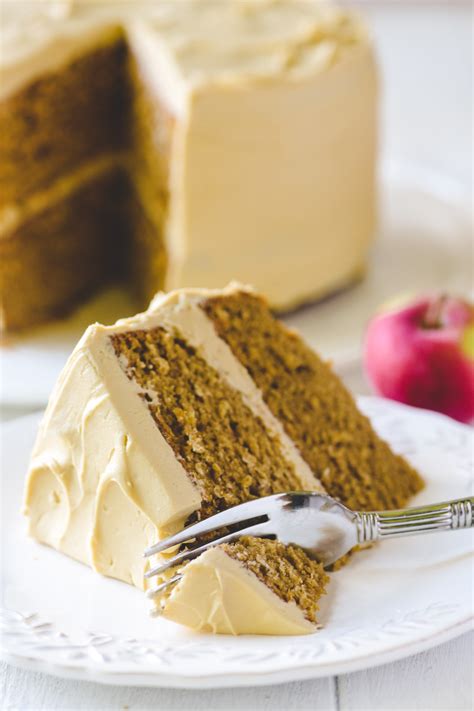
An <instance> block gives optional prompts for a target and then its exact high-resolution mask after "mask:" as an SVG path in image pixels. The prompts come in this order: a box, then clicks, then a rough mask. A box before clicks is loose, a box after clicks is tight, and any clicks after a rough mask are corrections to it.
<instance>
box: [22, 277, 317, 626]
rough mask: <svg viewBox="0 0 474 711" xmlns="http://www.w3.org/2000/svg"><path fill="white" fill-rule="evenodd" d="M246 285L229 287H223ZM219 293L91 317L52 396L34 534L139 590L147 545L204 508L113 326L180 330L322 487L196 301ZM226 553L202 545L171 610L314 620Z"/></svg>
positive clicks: (33, 510) (32, 474)
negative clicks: (100, 320)
mask: <svg viewBox="0 0 474 711" xmlns="http://www.w3.org/2000/svg"><path fill="white" fill-rule="evenodd" d="M242 288H244V287H241V286H239V285H230V286H229V287H228V288H227V289H226V290H224V291H220V292H218V293H219V294H222V293H231V292H232V291H233V290H235V289H242ZM215 293H216V292H213V291H208V290H197V289H196V290H180V291H177V292H174V293H171V294H163V295H159V296H158V297H157V298H155V300H154V301H153V302H152V304H151V306H150V309H149V310H148V311H146V312H144V313H142V314H138V315H137V316H134V317H132V318H128V319H122V320H120V321H118V322H117V323H116V324H115V325H114V326H108V327H107V326H102V325H99V324H94V325H93V326H90V327H89V328H88V329H87V331H86V332H85V334H84V336H83V338H82V339H81V341H80V342H79V344H78V345H77V347H76V349H75V350H74V352H73V354H72V355H71V357H70V359H69V361H68V363H67V365H66V367H65V369H64V371H63V373H62V374H61V376H60V378H59V381H58V383H57V385H56V387H55V389H54V391H53V393H52V395H51V398H50V401H49V404H48V408H47V410H46V413H45V416H44V418H43V421H42V423H41V427H40V430H39V433H38V437H37V441H36V444H35V447H34V450H33V453H32V458H31V463H30V469H29V474H28V479H27V485H26V492H25V513H26V515H27V516H28V519H29V532H30V534H31V535H32V536H33V537H35V538H37V539H38V540H39V541H41V542H43V543H46V544H48V545H50V546H52V547H54V548H57V549H58V550H60V551H62V552H64V553H66V554H68V555H70V556H72V557H73V558H76V559H77V560H80V561H82V562H83V563H86V564H88V565H90V566H92V567H93V568H94V569H95V570H97V571H98V572H100V573H102V574H104V575H108V576H112V577H115V578H118V579H120V580H124V581H126V582H129V583H132V584H134V585H136V586H137V587H141V588H143V587H144V578H143V575H144V572H145V570H146V569H147V567H148V563H147V562H145V559H144V558H143V551H144V549H145V548H146V547H147V546H148V545H151V543H152V542H155V541H156V540H157V539H159V538H161V537H163V536H164V535H167V534H169V533H171V532H174V531H175V530H178V529H180V528H182V527H183V525H184V523H185V521H186V520H187V518H188V517H189V515H190V514H191V513H192V512H193V511H196V510H197V509H199V507H200V502H201V497H200V493H199V490H198V488H197V487H196V486H195V485H194V484H193V483H192V481H191V479H190V478H189V477H188V475H187V473H186V472H185V470H184V469H183V467H182V465H181V464H180V463H179V461H178V460H177V459H176V457H175V454H174V452H173V450H172V449H171V447H170V446H169V445H168V443H167V442H166V441H165V439H164V438H163V436H162V435H161V433H160V431H159V429H158V428H157V427H156V424H155V422H154V421H153V419H152V417H151V415H150V412H149V410H148V408H147V407H146V405H145V404H144V402H143V400H142V399H141V398H140V397H138V396H137V388H136V386H135V385H134V384H133V383H132V382H131V381H130V380H129V379H128V378H127V376H126V375H125V373H124V372H123V370H122V368H121V366H120V363H119V360H118V358H117V357H116V355H115V352H114V351H113V348H112V346H111V345H110V341H109V336H110V335H111V334H112V333H119V332H125V331H128V330H131V329H151V328H153V327H155V326H157V325H163V326H165V327H168V328H171V327H176V328H178V329H179V330H180V331H181V333H182V334H183V336H184V337H185V338H186V340H188V342H190V343H191V344H192V345H194V346H195V347H197V348H199V349H200V352H201V354H202V355H203V356H204V357H205V358H206V360H207V361H208V362H209V363H210V364H211V365H212V366H213V367H214V368H216V369H217V370H218V372H219V373H220V375H221V377H223V378H225V379H226V380H227V382H228V383H229V384H230V385H231V386H232V387H233V388H235V389H237V390H238V391H239V392H240V393H241V394H242V397H243V399H244V401H245V403H246V404H247V405H248V407H250V408H251V410H252V411H253V412H254V413H255V415H256V416H259V417H260V418H261V419H262V420H263V422H264V424H265V426H266V427H267V429H268V430H269V432H271V434H272V435H274V436H276V437H277V438H278V440H279V441H280V443H281V448H282V452H283V454H284V456H285V457H286V459H287V461H289V462H291V463H292V464H293V465H294V467H295V470H296V472H297V474H298V475H299V477H300V479H301V483H302V488H309V489H315V490H322V487H321V485H320V484H319V482H318V481H317V480H316V478H315V477H314V475H313V474H312V472H311V471H310V470H309V468H308V466H307V464H306V463H305V462H304V460H303V459H302V458H301V456H300V454H299V452H298V450H297V448H296V446H295V445H294V444H293V443H292V442H291V441H290V440H289V438H288V437H287V436H286V435H285V433H284V432H283V429H282V427H281V424H280V423H278V422H277V421H276V420H275V418H274V416H273V415H272V414H271V413H270V411H269V410H268V408H267V406H266V405H265V403H264V402H263V399H262V397H261V394H260V392H259V391H258V389H257V388H256V386H255V384H254V383H253V381H252V380H251V378H250V377H249V375H248V374H247V371H246V370H245V369H244V368H243V367H242V366H241V364H240V363H239V362H238V361H237V359H236V358H235V356H234V355H233V354H232V352H231V350H230V349H229V347H228V346H227V344H225V343H224V341H222V340H221V339H220V338H219V337H218V336H217V333H216V331H215V329H214V326H213V324H212V322H211V321H210V320H209V319H208V317H207V316H206V315H205V313H204V311H203V310H202V309H201V308H200V306H199V302H200V301H201V300H202V299H203V298H206V297H208V296H212V295H214V294H215ZM216 556H217V557H216ZM222 556H223V557H222ZM222 556H221V555H220V554H219V555H218V554H215V555H214V554H213V555H209V554H206V557H205V558H204V557H203V563H202V565H201V563H199V564H196V565H195V564H193V565H189V566H187V567H186V569H185V570H186V574H185V576H184V578H183V581H182V583H180V585H179V586H178V587H177V588H176V591H173V593H172V595H171V596H170V597H169V598H168V599H167V601H165V604H164V611H163V614H164V615H165V616H167V617H169V618H170V619H174V620H176V621H181V622H182V623H183V624H189V620H195V617H196V615H198V616H199V622H193V624H192V625H191V626H194V627H199V628H206V629H207V628H211V627H212V628H213V629H215V630H216V631H222V632H226V631H233V632H235V633H237V632H243V631H245V630H246V629H248V626H249V625H254V627H255V620H256V619H257V618H258V620H259V621H258V624H257V627H258V630H260V629H261V630H262V632H264V631H265V630H266V631H267V632H268V633H269V632H270V631H271V630H272V629H273V630H274V632H273V633H284V632H282V631H281V630H285V629H286V630H287V632H286V633H287V634H290V633H296V632H297V631H302V630H303V629H305V630H306V631H309V629H310V628H311V629H314V626H313V625H310V623H308V622H307V621H306V620H304V618H302V614H301V612H300V611H299V610H297V609H296V607H295V606H294V605H284V604H283V603H282V601H281V600H279V599H278V598H277V597H276V596H275V595H274V594H273V593H271V592H270V591H269V590H268V589H267V588H266V587H265V586H264V585H263V584H262V583H261V582H259V581H258V580H257V579H255V580H253V578H254V576H252V575H251V574H250V573H249V572H248V571H247V570H246V569H245V568H244V567H243V566H241V565H240V564H239V563H237V562H236V561H232V560H231V559H229V557H228V556H226V555H224V554H222ZM196 563H197V562H196ZM203 566H204V567H203ZM210 568H212V569H213V573H212V576H211V577H210V579H209V581H208V583H206V585H208V586H211V588H212V591H213V592H212V600H213V601H214V602H213V603H212V605H211V606H209V604H208V602H205V601H202V600H200V599H199V598H200V595H201V593H200V592H199V591H200V589H201V588H200V586H201V585H202V584H203V583H202V578H203V572H202V571H203V570H209V569H210ZM188 570H189V573H188ZM193 581H196V582H195V583H194V582H193ZM200 581H201V582H200ZM194 585H196V586H197V587H196V588H195V593H194V594H192V591H193V589H194ZM211 588H209V589H211ZM207 589H208V588H206V590H207ZM219 590H220V591H221V592H220V593H219V594H218V591H219ZM232 590H241V591H242V595H243V596H244V597H243V600H244V602H245V605H247V607H245V605H244V607H243V608H242V609H241V610H240V611H239V610H237V609H235V605H237V602H238V596H236V595H235V594H234V593H232ZM206 594H207V593H206ZM219 595H220V597H219ZM190 596H191V597H190ZM273 598H275V599H273ZM250 605H251V606H252V607H249V606H250ZM252 610H255V614H253V612H252ZM285 610H286V612H285ZM263 613H265V614H263ZM206 615H207V617H206ZM246 618H247V619H246ZM225 620H227V622H226V621H225ZM272 625H273V627H272ZM308 625H309V627H308ZM291 630H293V632H291ZM254 631H257V630H255V629H254Z"/></svg>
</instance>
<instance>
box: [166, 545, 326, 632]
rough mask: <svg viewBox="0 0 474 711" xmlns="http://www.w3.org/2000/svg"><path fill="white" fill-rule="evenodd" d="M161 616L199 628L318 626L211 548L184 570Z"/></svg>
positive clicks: (258, 629) (253, 629)
mask: <svg viewBox="0 0 474 711" xmlns="http://www.w3.org/2000/svg"><path fill="white" fill-rule="evenodd" d="M163 614H164V615H165V616H166V618H167V619H170V620H174V621H175V622H179V623H180V624H185V625H186V626H187V627H191V628H192V629H195V630H199V631H201V632H217V633H220V634H285V635H290V634H308V633H310V632H314V631H315V630H316V625H314V624H312V623H311V622H309V621H308V620H307V619H306V618H305V616H304V614H303V612H302V611H301V610H300V608H299V607H297V605H296V604H295V603H294V602H291V603H286V602H284V601H283V600H281V599H280V598H279V597H278V596H277V595H275V594H274V593H273V592H272V591H271V590H269V589H268V588H267V587H266V585H264V584H263V583H262V582H260V580H259V579H258V578H257V577H256V576H255V575H253V574H252V573H250V572H249V571H248V570H246V569H245V568H244V566H243V565H242V564H241V563H239V562H238V561H236V560H234V559H233V558H230V557H229V556H228V555H227V554H226V553H225V552H224V551H223V550H222V549H220V548H212V549H210V550H208V551H206V553H204V554H203V555H201V556H199V558H196V559H195V560H193V561H192V562H191V563H189V564H188V565H187V566H186V568H184V574H183V578H182V579H181V580H180V581H179V583H178V584H177V585H176V586H175V588H174V589H173V591H172V592H171V595H170V597H169V598H168V599H167V600H166V603H165V608H164V612H163Z"/></svg>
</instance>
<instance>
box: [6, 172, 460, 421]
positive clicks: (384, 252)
mask: <svg viewBox="0 0 474 711" xmlns="http://www.w3.org/2000/svg"><path fill="white" fill-rule="evenodd" d="M380 197H381V206H380V229H379V236H378V240H377V242H376V245H375V247H374V251H373V254H372V259H371V264H370V265H369V269H368V273H367V277H366V279H365V280H364V281H363V282H361V283H360V284H359V285H357V286H355V287H354V288H352V289H349V290H347V291H345V292H342V293H340V294H339V295H337V296H334V297H332V298H330V299H327V300H325V301H324V302H322V303H320V304H317V305H315V306H313V307H310V308H306V309H303V310H301V311H300V312H298V313H296V314H294V315H293V316H291V317H290V318H289V319H287V320H288V323H289V324H290V325H292V326H294V327H296V328H299V329H300V330H301V331H302V333H303V335H304V336H305V337H306V338H307V339H308V340H309V342H310V343H311V345H313V346H314V347H315V348H316V349H317V350H318V351H319V352H320V353H321V354H322V355H324V356H325V357H328V358H331V359H332V360H333V361H334V362H335V363H336V365H337V366H338V367H339V369H340V370H341V369H342V368H343V366H344V365H345V364H347V363H350V362H351V361H353V360H354V359H356V358H357V357H358V355H359V350H360V341H361V337H362V333H363V329H364V325H365V323H366V322H367V319H368V318H369V317H370V315H371V314H372V313H373V312H374V310H375V309H376V308H377V307H378V306H379V305H380V304H381V303H382V302H383V301H385V300H386V299H388V298H391V297H393V296H394V295H396V294H399V293H400V292H404V291H414V292H416V291H420V290H423V289H433V288H435V289H444V290H446V291H455V292H460V293H466V292H467V291H469V289H470V288H471V270H470V256H471V248H472V245H471V241H470V240H471V230H472V225H471V219H470V204H471V200H470V195H469V192H468V191H467V190H466V189H465V188H464V187H463V186H462V185H458V184H456V183H454V182H452V181H451V180H449V178H447V177H445V176H436V175H433V174H432V173H425V172H423V171H420V170H419V169H413V168H412V167H409V166H408V167H407V166H403V165H402V166H400V165H399V164H396V163H387V164H385V166H384V169H383V175H382V180H381V195H380ZM197 286H200V285H199V284H198V285H197ZM131 312H133V306H132V305H131V303H130V301H129V300H128V299H127V296H126V294H125V293H124V292H123V291H119V290H117V289H116V290H113V291H109V292H107V293H105V294H103V295H101V296H100V297H99V298H97V299H95V300H93V301H92V302H90V303H89V304H86V305H85V306H84V307H82V308H81V309H79V310H78V311H77V312H76V313H75V314H74V315H73V316H72V317H71V318H69V319H66V320H64V321H61V322H58V323H55V324H53V325H50V326H47V327H42V328H38V329H35V330H34V331H33V332H30V333H29V334H27V335H26V336H23V337H21V338H18V337H17V338H12V339H10V343H9V346H8V347H5V348H3V349H2V351H1V353H0V356H1V365H2V374H1V377H0V403H4V404H6V405H10V406H16V407H21V406H25V405H26V406H29V407H32V408H33V407H35V406H36V407H43V406H44V405H45V404H46V402H47V399H48V397H49V393H50V392H51V389H52V387H53V385H54V383H55V381H56V378H57V376H58V374H59V372H60V370H61V368H62V366H63V365H64V362H65V361H66V358H67V357H68V355H69V353H70V352H71V350H72V348H73V347H74V345H75V343H76V342H77V340H78V339H79V338H80V336H81V335H82V333H83V331H84V329H85V327H86V326H88V325H89V323H91V322H92V321H95V320H97V321H102V322H105V323H113V321H114V320H115V319H116V318H118V317H122V316H126V315H127V314H130V313H131Z"/></svg>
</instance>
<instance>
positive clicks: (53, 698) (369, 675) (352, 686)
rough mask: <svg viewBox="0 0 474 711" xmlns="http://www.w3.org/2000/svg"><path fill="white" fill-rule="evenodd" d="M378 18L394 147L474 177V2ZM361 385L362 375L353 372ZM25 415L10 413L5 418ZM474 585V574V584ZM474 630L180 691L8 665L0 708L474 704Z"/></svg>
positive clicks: (388, 141)
mask: <svg viewBox="0 0 474 711" xmlns="http://www.w3.org/2000/svg"><path fill="white" fill-rule="evenodd" d="M360 4H361V5H364V6H365V10H366V12H367V14H368V15H369V16H370V17H371V20H372V24H373V27H374V30H375V35H376V38H377V40H378V44H379V57H380V60H381V64H382V69H383V72H384V75H385V77H384V86H385V89H384V110H383V116H382V125H383V144H384V147H385V148H386V150H387V152H388V153H390V154H391V155H395V156H397V157H400V158H402V159H407V160H410V161H414V162H416V161H419V162H421V163H423V164H424V165H425V166H427V167H428V168H432V169H435V170H439V171H443V172H447V173H448V174H450V175H452V176H453V178H455V179H458V180H462V181H464V182H465V183H467V182H469V181H470V180H471V179H472V150H473V146H472V125H473V123H472V122H473V116H472V99H473V96H472V51H473V36H472V33H473V26H472V5H471V3H469V2H464V3H463V2H455V0H448V1H447V2H446V3H445V4H442V3H437V4H431V3H429V2H419V3H415V2H410V3H403V2H401V0H399V1H398V2H396V1H393V2H385V3H381V2H379V3H376V2H368V3H360ZM347 381H348V384H349V385H350V386H351V387H352V389H353V390H354V391H356V392H362V391H363V390H364V389H365V385H364V382H363V380H362V379H361V377H360V374H358V373H356V372H354V373H350V374H348V376H347ZM21 414H23V412H20V411H10V412H5V411H4V412H3V413H2V418H3V419H11V418H12V417H15V416H19V415H21ZM473 592H474V581H473ZM473 650H474V634H473V633H469V634H466V635H464V636H463V637H461V638H459V639H457V640H454V641H452V642H449V643H446V644H444V645H442V646H440V647H437V648H435V649H432V650H430V651H427V652H424V653H422V654H418V655H416V656H413V657H411V658H409V659H406V660H403V661H400V662H397V663H394V664H389V665H385V666H382V667H378V668H374V669H370V670H367V671H364V672H357V673H354V674H349V675H345V676H340V677H335V678H328V679H319V680H314V681H306V682H296V683H291V684H283V685H281V686H272V687H260V688H254V689H224V690H215V691H202V692H198V691H179V690H170V689H145V688H133V687H108V686H101V685H98V684H93V683H88V682H76V681H65V680H61V679H56V678H54V677H49V676H46V675H43V674H38V673H33V672H28V671H23V670H19V669H14V668H13V667H9V666H7V665H5V664H2V665H0V675H1V676H0V679H1V680H0V709H1V710H2V711H6V710H7V709H8V710H11V711H13V710H16V709H18V710H20V709H21V710H22V711H40V709H44V710H47V711H53V710H55V709H60V710H61V711H62V710H63V709H64V710H66V709H71V710H74V711H75V710H76V709H88V710H90V711H96V710H97V711H102V709H104V710H105V709H130V710H132V709H133V710H138V709H160V710H163V711H167V710H168V709H170V710H171V709H180V710H182V711H184V710H187V709H193V711H200V710H201V709H202V710H205V711H218V710H220V709H246V710H247V709H248V710H249V711H253V710H254V709H259V710H260V711H267V710H268V711H269V710H270V709H271V710H272V711H274V710H275V711H276V710H277V709H285V711H286V710H287V709H324V710H325V709H344V710H347V711H349V709H350V710H353V711H356V710H357V711H370V709H374V710H375V709H377V711H385V709H397V710H401V709H403V710H405V709H406V710H412V709H422V710H424V711H431V710H432V709H440V710H441V709H442V710H443V711H454V710H458V709H462V710H470V709H472V708H473V699H474V693H473V677H474V674H473Z"/></svg>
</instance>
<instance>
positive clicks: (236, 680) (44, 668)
mask: <svg viewBox="0 0 474 711" xmlns="http://www.w3.org/2000/svg"><path fill="white" fill-rule="evenodd" d="M360 403H361V404H362V406H363V409H364V410H366V409H368V410H369V415H370V411H371V409H373V410H375V411H377V409H378V408H382V409H383V410H385V409H386V411H387V414H391V415H393V414H395V415H403V414H404V413H406V416H407V417H409V418H410V417H413V416H415V417H417V416H419V417H420V418H422V419H424V421H425V422H429V421H430V420H434V421H437V422H439V423H440V425H441V426H442V427H443V428H446V429H449V430H451V431H452V432H454V431H457V432H459V433H463V432H465V433H472V430H470V428H469V427H466V426H465V425H462V424H460V423H457V422H455V421H453V420H451V419H450V418H448V417H446V416H444V415H440V414H439V413H435V412H430V411H425V410H418V409H415V408H411V407H408V406H406V405H402V404H400V403H396V402H392V401H386V400H383V399H381V398H375V397H364V398H360ZM39 416H40V413H35V414H33V415H28V416H26V417H24V418H21V419H18V420H14V421H13V422H9V423H6V424H4V425H2V427H1V432H2V434H4V433H5V431H8V430H12V429H15V430H16V429H17V428H20V429H22V428H30V429H31V428H32V427H33V426H35V425H36V424H37V423H38V420H39ZM443 602H445V603H449V598H446V600H444V598H443ZM440 604H441V603H436V602H434V603H432V606H434V607H435V612H436V607H437V606H439V605H440ZM456 606H457V607H459V608H461V610H462V616H461V617H459V616H458V618H455V619H452V620H446V621H445V622H442V623H441V627H439V624H438V628H437V629H434V630H433V629H431V630H430V629H429V627H428V628H427V629H425V630H423V629H422V628H421V629H419V632H418V633H417V637H416V639H412V640H409V639H408V640H407V639H405V640H402V641H399V640H397V639H396V635H392V636H393V641H392V642H389V644H388V647H387V646H386V647H385V649H380V648H377V647H376V648H375V649H373V650H372V651H370V646H369V648H368V649H367V648H365V650H364V647H362V648H361V650H360V652H358V653H357V656H355V657H354V656H353V655H352V656H351V653H350V650H349V652H347V651H346V653H347V654H349V658H348V659H341V660H337V659H334V658H333V659H330V660H329V661H327V662H324V661H321V659H320V658H319V656H317V655H316V656H315V657H314V658H313V659H312V660H310V661H305V660H298V659H297V660H296V661H295V660H291V659H288V658H287V659H286V660H285V659H283V655H284V652H285V650H283V654H282V655H281V657H280V659H278V657H277V658H276V659H275V661H273V660H272V668H271V669H264V670H262V669H260V670H259V669H256V670H255V671H251V670H249V669H248V668H246V669H245V670H243V671H239V670H235V669H234V670H229V669H228V668H227V669H226V668H225V667H223V668H222V669H218V668H215V667H214V669H213V671H212V673H210V674H206V673H205V674H203V673H202V671H201V672H199V671H197V672H196V674H194V675H193V674H190V673H189V672H186V673H183V674H177V673H176V670H174V671H173V673H170V671H168V670H167V669H166V668H165V669H163V668H158V667H155V668H153V669H150V668H146V669H145V670H144V671H143V670H142V671H134V670H133V671H131V670H130V669H128V670H117V669H113V670H111V671H109V670H107V669H106V668H100V667H98V666H94V664H93V663H87V662H83V661H82V660H81V662H80V663H79V662H78V661H76V662H72V663H69V662H67V661H64V660H58V659H56V660H51V659H47V658H41V656H38V655H37V654H31V653H30V654H29V653H28V650H24V651H21V652H18V651H17V650H8V649H0V658H2V659H3V660H4V661H6V662H8V663H10V664H13V665H14V666H18V667H21V668H26V669H31V670H36V671H41V672H44V673H47V674H52V675H55V676H60V677H65V678H71V679H82V680H88V681H93V682H99V683H104V684H118V685H137V686H157V687H166V688H183V689H185V688H186V689H193V688H195V689H198V688H207V689H209V688H224V687H230V686H257V685H258V686H261V685H265V684H275V683H286V682H288V681H297V680H304V679H312V678H320V677H325V676H332V675H335V674H343V673H350V672H353V671H359V670H361V669H366V668H370V667H375V666H380V665H383V664H387V663H390V662H394V661H397V660H399V659H402V658H404V657H407V656H410V655H413V654H416V653H419V652H421V651H425V650H427V649H430V648H432V647H434V646H436V645H439V644H442V643H444V642H447V641H449V640H451V639H454V638H456V637H458V636H460V635H462V634H464V633H465V632H467V631H469V630H471V629H472V628H473V624H472V620H473V616H472V613H471V614H465V613H466V609H467V608H465V607H464V605H462V606H461V604H460V603H458V604H457V605H455V606H454V607H453V605H451V608H452V609H454V610H455V609H456ZM447 607H448V608H449V604H448V605H447ZM429 608H430V606H429V605H428V607H427V608H426V609H425V612H426V611H427V610H428V609H429ZM461 610H460V612H461ZM413 612H414V613H416V610H415V611H413ZM17 614H20V615H21V613H17ZM448 614H449V613H448ZM404 619H406V617H405V618H404ZM412 619H413V618H412ZM408 621H409V622H410V618H408ZM415 622H416V617H415ZM389 624H390V621H389ZM103 634H105V635H107V633H106V632H105V633H103ZM351 634H354V632H352V633H351V632H350V633H349V637H350V635H351ZM120 639H121V638H119V641H120ZM216 639H219V638H218V637H217V638H216ZM241 639H242V638H241ZM293 639H295V638H293ZM338 639H339V638H337V637H336V638H335V640H336V642H337V640H338ZM341 639H343V637H342V638H341ZM327 641H329V642H332V641H333V640H327ZM369 641H370V640H369ZM146 643H147V640H145V641H142V642H141V644H145V645H146ZM171 644H172V643H171ZM295 645H297V642H295ZM38 654H39V652H38ZM196 654H197V655H199V651H198V652H197V653H196ZM234 664H235V662H234ZM171 669H172V667H171Z"/></svg>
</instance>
